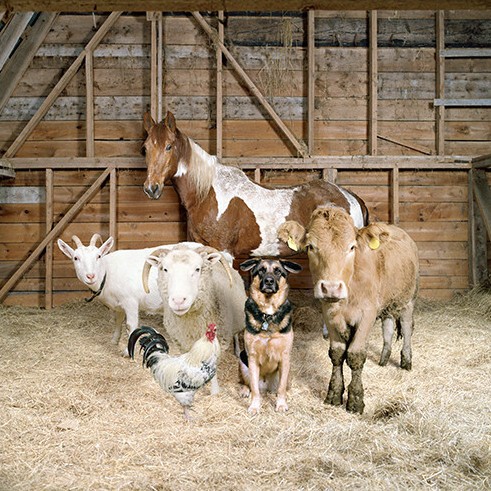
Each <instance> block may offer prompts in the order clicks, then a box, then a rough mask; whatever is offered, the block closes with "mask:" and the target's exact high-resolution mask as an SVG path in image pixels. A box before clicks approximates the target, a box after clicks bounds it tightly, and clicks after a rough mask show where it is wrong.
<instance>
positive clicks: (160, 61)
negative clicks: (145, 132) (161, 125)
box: [157, 12, 164, 121]
mask: <svg viewBox="0 0 491 491" xmlns="http://www.w3.org/2000/svg"><path fill="white" fill-rule="evenodd" d="M162 35H163V31H162V12H159V13H158V14H157V36H158V37H157V121H162V91H163V80H164V77H163V71H164V60H163V55H164V53H163V50H162V48H163V43H162Z"/></svg>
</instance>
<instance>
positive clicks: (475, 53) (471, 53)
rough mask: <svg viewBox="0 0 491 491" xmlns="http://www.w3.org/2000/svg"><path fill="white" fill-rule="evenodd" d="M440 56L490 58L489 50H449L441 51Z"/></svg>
mask: <svg viewBox="0 0 491 491" xmlns="http://www.w3.org/2000/svg"><path fill="white" fill-rule="evenodd" d="M440 56H442V57H444V58H491V49H489V48H451V49H442V50H441V52H440Z"/></svg>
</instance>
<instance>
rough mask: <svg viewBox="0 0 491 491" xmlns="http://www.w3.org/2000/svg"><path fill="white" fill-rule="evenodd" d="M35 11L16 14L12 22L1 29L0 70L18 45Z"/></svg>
mask: <svg viewBox="0 0 491 491" xmlns="http://www.w3.org/2000/svg"><path fill="white" fill-rule="evenodd" d="M33 13H34V12H25V13H23V14H14V16H13V17H12V18H11V19H10V22H8V23H7V25H6V26H4V28H3V29H2V30H1V31H0V46H1V47H2V49H1V50H0V71H1V70H2V69H3V67H4V65H5V62H6V61H7V60H8V59H9V57H10V55H11V54H12V52H13V51H14V48H15V47H16V46H17V43H18V42H19V40H20V38H21V36H22V34H23V33H24V30H25V29H26V27H27V25H28V24H29V21H30V20H31V17H32V15H33Z"/></svg>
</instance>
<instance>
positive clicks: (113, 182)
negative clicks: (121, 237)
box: [109, 169, 118, 250]
mask: <svg viewBox="0 0 491 491" xmlns="http://www.w3.org/2000/svg"><path fill="white" fill-rule="evenodd" d="M116 172H117V171H116V169H111V174H110V175H109V235H110V236H111V237H112V238H113V239H114V246H113V247H114V250H116V249H117V238H118V230H117V226H118V220H117V205H118V202H117V199H118V197H117V193H118V183H117V173H116Z"/></svg>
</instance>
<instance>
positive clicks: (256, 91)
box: [0, 0, 491, 491]
mask: <svg viewBox="0 0 491 491" xmlns="http://www.w3.org/2000/svg"><path fill="white" fill-rule="evenodd" d="M401 4H402V2H393V1H389V0H370V1H366V0H365V1H357V2H346V1H345V0H343V1H340V0H313V1H309V2H307V1H304V0H282V1H280V0H270V1H268V2H265V1H264V0H241V1H240V2H239V1H237V0H221V1H219V0H172V1H168V0H161V1H158V2H157V1H156V0H142V1H140V2H134V1H133V2H129V1H128V0H101V1H99V2H94V1H92V2H88V1H87V0H82V1H79V2H76V4H74V3H73V2H68V1H67V0H36V1H34V0H0V236H1V240H0V302H1V305H0V345H1V346H2V355H1V357H0V358H1V362H0V381H1V387H2V390H1V391H0V410H1V413H2V419H1V424H0V449H1V451H0V489H6V490H7V489H8V490H16V489H36V490H38V489H39V490H40V489H46V490H60V489H71V490H84V491H86V490H100V489H104V490H124V491H126V490H128V491H130V490H162V491H164V490H193V491H194V490H196V489H203V490H232V489H234V490H236V489H241V490H258V489H259V490H264V491H268V490H278V489H284V490H305V491H307V490H320V489H324V490H332V491H347V490H374V489H377V490H382V491H385V490H387V491H393V490H395V489H404V490H415V491H421V490H452V491H453V490H455V491H457V490H459V491H461V490H466V491H468V490H476V491H480V490H484V489H489V488H490V487H491V432H490V427H491V417H490V416H491V415H490V411H489V408H490V407H491V392H490V391H489V390H487V389H488V387H489V373H491V355H490V350H489V346H490V343H491V329H490V327H491V295H490V293H489V284H488V283H487V282H488V281H489V268H490V266H491V246H490V236H491V192H490V187H489V186H490V183H491V175H490V172H491V144H490V142H491V92H490V87H491V83H490V82H491V80H490V77H491V60H490V58H491V9H490V5H489V2H488V1H487V0H467V1H466V2H463V1H462V0H439V1H437V0H427V1H425V2H422V1H421V0H406V1H405V2H404V5H403V7H401ZM75 5H76V6H75ZM146 111H150V112H151V114H152V115H153V117H154V119H156V120H160V119H161V118H162V117H164V116H165V114H166V112H167V111H172V112H173V114H174V115H175V117H176V120H177V124H178V127H179V128H180V129H181V130H182V131H183V132H185V133H186V134H187V135H188V136H190V137H191V138H193V139H194V140H195V141H197V142H198V143H199V144H200V145H201V146H202V147H203V149H205V151H207V152H209V153H210V154H213V155H217V157H218V158H219V159H220V160H221V161H222V162H224V163H227V164H230V165H235V166H239V167H240V168H242V169H243V170H244V171H245V172H246V173H247V175H248V176H249V177H250V178H251V179H253V180H255V181H256V182H259V183H263V184H267V185H271V186H285V185H291V184H296V183H299V182H304V181H307V180H310V179H318V178H322V179H327V180H330V181H332V182H335V183H337V184H340V185H342V186H345V187H347V188H348V189H351V190H353V191H355V192H356V193H357V194H358V195H359V196H361V197H362V198H363V199H364V200H365V202H366V203H367V205H368V208H369V211H370V215H371V218H372V220H383V221H387V222H392V223H395V224H398V225H399V226H400V227H402V228H404V229H405V230H406V231H408V233H409V234H410V235H411V237H413V238H414V239H415V241H416V242H417V245H418V248H419V253H420V270H421V282H420V292H419V299H418V301H417V307H416V313H415V329H414V335H413V356H414V358H413V368H412V370H411V371H407V370H401V368H400V366H399V365H400V362H399V351H400V349H401V342H400V341H396V340H394V346H393V353H392V356H391V358H390V360H389V363H388V365H387V366H385V367H381V366H379V365H378V359H379V357H380V351H381V347H382V337H381V334H380V331H381V330H380V322H377V324H376V325H375V326H374V328H373V329H372V332H371V334H370V338H369V341H368V357H367V361H366V363H365V369H364V374H363V379H364V386H365V402H366V407H365V411H364V413H363V415H354V414H350V413H348V412H347V411H346V410H345V409H344V408H342V407H336V406H331V405H327V404H324V403H323V401H324V399H325V398H326V395H327V386H328V381H329V372H330V370H331V361H330V359H329V354H328V350H329V344H328V343H327V342H326V340H325V339H324V338H323V337H322V335H321V332H322V324H323V320H322V318H321V315H320V311H319V305H318V303H317V302H316V301H315V300H314V299H313V297H312V294H311V286H312V285H311V280H310V276H309V271H308V267H307V260H306V257H305V256H302V255H301V256H299V257H298V258H297V259H296V260H297V261H298V262H300V263H301V264H302V265H303V266H304V267H305V270H304V272H303V273H302V274H300V275H292V276H291V277H290V283H291V285H292V287H293V289H292V291H291V295H290V298H291V300H292V302H293V304H294V306H295V312H294V315H295V318H294V331H295V341H294V345H293V349H292V368H291V375H292V377H291V387H290V390H289V392H288V404H289V411H288V412H287V413H277V412H276V411H275V396H274V395H273V394H266V395H265V396H264V399H263V406H262V409H261V413H260V414H259V415H258V416H254V417H251V416H250V415H249V414H248V412H247V407H248V400H247V399H243V398H241V397H240V396H239V391H238V366H237V359H236V357H235V356H234V354H233V353H232V352H231V350H223V353H222V355H221V358H220V362H219V369H218V370H219V371H218V374H219V375H218V379H219V382H220V385H221V392H220V394H219V395H218V396H211V395H210V390H209V388H208V387H205V388H203V389H202V390H200V391H199V392H198V394H197V395H196V401H195V405H194V408H193V412H192V414H193V421H192V422H191V423H189V422H186V421H184V420H183V418H182V410H181V408H180V407H179V405H178V404H177V402H176V401H175V400H174V398H173V397H172V396H170V395H169V394H166V393H164V392H163V391H162V390H161V388H160V387H159V386H158V385H157V384H156V383H155V381H154V380H153V379H152V377H151V375H150V372H149V371H148V370H147V369H146V368H144V367H142V366H141V355H140V354H137V355H136V357H135V358H136V360H135V362H133V361H131V360H129V359H128V358H125V357H123V356H121V354H122V352H123V351H124V348H125V343H126V341H127V337H126V336H124V335H123V337H122V339H121V341H120V343H119V345H117V346H115V345H112V344H111V342H110V339H111V334H112V328H113V320H112V318H111V312H110V311H109V310H108V309H107V308H105V307H104V306H103V305H102V304H100V303H98V302H97V301H95V302H91V303H85V302H84V300H83V299H84V298H86V297H87V296H88V292H87V289H86V288H85V287H84V286H83V285H82V284H81V283H80V282H79V281H78V280H77V278H76V276H75V273H74V269H73V265H72V263H71V261H69V260H68V259H67V258H66V257H65V256H64V255H63V254H62V253H61V252H60V250H59V249H58V247H56V239H57V238H58V237H61V238H62V239H63V240H64V241H65V242H67V243H70V242H71V237H72V235H74V234H76V235H77V236H79V237H80V238H81V239H82V241H83V242H84V243H85V244H87V243H88V241H89V239H90V237H91V236H92V234H94V233H100V234H101V235H102V237H103V238H104V239H106V238H107V237H108V236H109V235H111V236H113V237H114V238H115V240H116V248H118V249H127V248H136V247H138V248H140V247H153V246H155V245H160V244H164V243H175V242H178V241H181V240H185V238H186V215H185V210H184V209H183V207H182V206H181V204H180V202H179V198H178V196H177V194H176V192H175V191H174V189H173V188H172V185H170V184H169V185H168V186H166V190H165V192H164V195H163V197H162V198H161V199H160V200H156V201H154V200H150V199H148V198H147V197H146V196H145V194H144V192H143V182H144V180H145V177H146V168H145V159H144V157H143V156H142V154H141V148H142V143H143V141H144V139H145V136H146V135H145V130H144V128H143V123H142V119H143V114H144V113H145V112H146ZM142 323H144V324H146V325H151V326H154V327H155V328H158V329H159V330H160V329H161V328H162V327H164V328H165V326H162V318H161V316H160V317H159V316H148V315H145V316H143V319H142ZM162 332H165V331H162ZM171 351H172V353H173V354H176V353H177V352H178V350H177V349H176V347H175V346H171ZM346 372H348V373H347V376H348V375H349V372H350V371H349V370H346ZM347 382H348V381H347Z"/></svg>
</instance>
